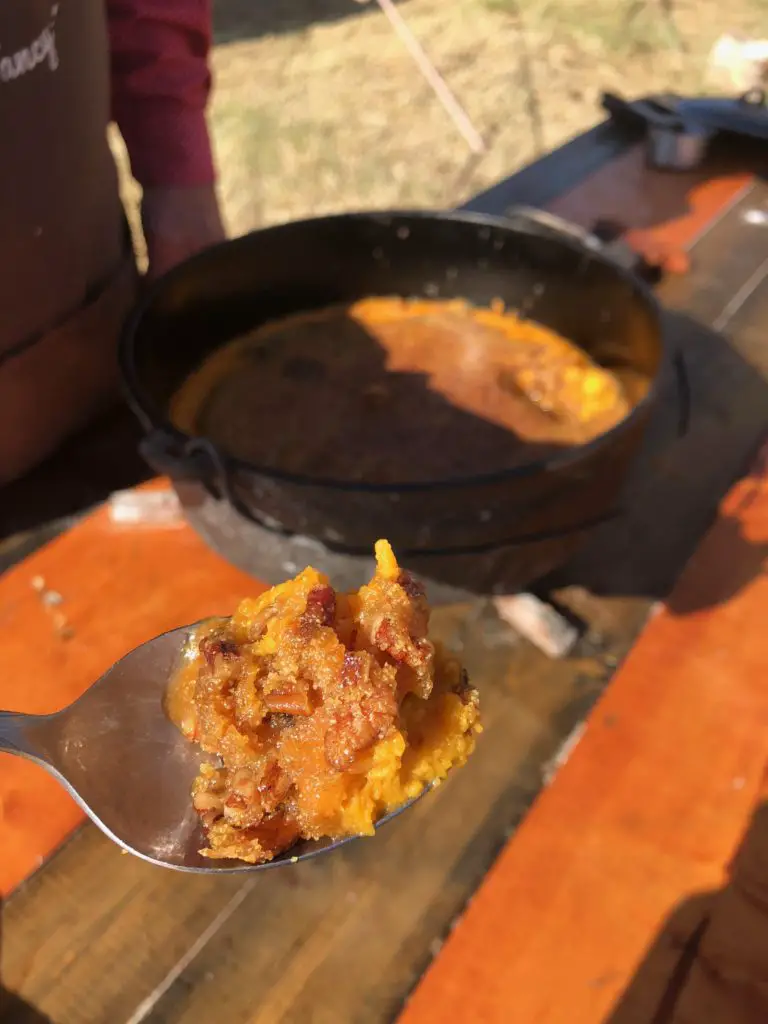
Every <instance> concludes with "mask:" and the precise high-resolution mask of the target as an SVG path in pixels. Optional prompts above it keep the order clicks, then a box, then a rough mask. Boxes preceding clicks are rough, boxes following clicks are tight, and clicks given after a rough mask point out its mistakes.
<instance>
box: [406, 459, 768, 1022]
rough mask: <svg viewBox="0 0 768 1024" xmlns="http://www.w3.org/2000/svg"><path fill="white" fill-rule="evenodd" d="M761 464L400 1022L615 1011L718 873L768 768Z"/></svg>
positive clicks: (552, 1017)
mask: <svg viewBox="0 0 768 1024" xmlns="http://www.w3.org/2000/svg"><path fill="white" fill-rule="evenodd" d="M766 466H768V448H766V450H765V451H764V453H763V455H762V458H761V459H760V460H759V461H758V464H757V465H756V467H755V469H754V470H753V472H752V474H751V475H750V476H749V477H748V478H746V479H745V480H743V481H741V482H740V483H739V484H738V485H737V486H736V487H735V488H734V490H733V491H732V492H731V493H730V494H729V495H728V497H727V498H726V500H725V501H724V502H723V504H722V508H721V511H720V514H719V517H718V519H717V521H716V523H715V525H714V526H713V528H712V530H711V531H710V533H709V534H708V535H707V537H706V538H705V540H704V542H703V543H702V545H701V546H700V548H699V549H698V551H697V552H696V554H695V555H694V557H693V559H692V560H691V562H690V563H689V564H688V566H687V567H686V569H685V572H684V573H683V575H682V577H681V579H680V581H679V583H678V585H677V586H676V587H675V589H674V591H673V593H672V595H671V597H670V599H669V601H668V602H667V603H666V605H665V606H664V608H663V609H662V610H661V611H660V612H659V613H658V614H657V615H655V616H654V617H653V618H652V619H651V620H650V621H649V623H648V625H647V626H646V628H645V630H644V631H643V633H642V634H641V637H640V639H639V641H638V642H637V643H636V645H635V647H634V648H633V650H632V652H631V654H630V655H629V657H628V658H627V660H626V662H625V663H624V665H623V666H622V667H621V668H620V670H619V672H618V674H617V676H616V678H615V679H614V681H613V682H612V683H611V685H610V687H609V688H608V690H607V691H606V693H605V695H604V697H603V698H602V699H601V701H600V702H599V704H598V705H597V707H596V708H595V710H594V711H593V713H592V715H591V716H590V718H589V721H588V726H587V729H586V732H585V734H584V735H583V737H582V739H581V741H580V742H579V744H578V745H577V746H576V749H575V751H574V752H573V753H572V755H571V757H570V759H569V761H568V762H567V764H566V765H565V767H564V768H563V769H562V770H561V772H560V774H559V775H558V776H557V778H556V780H555V782H554V783H553V784H552V786H551V788H549V789H548V790H545V791H544V792H543V793H542V795H541V796H540V797H539V799H538V800H537V802H536V803H535V804H534V807H533V808H532V810H531V812H530V814H529V815H528V817H527V819H526V820H525V821H524V823H523V825H522V826H521V827H520V829H519V830H518V832H517V833H516V834H515V836H514V837H513V838H512V839H511V840H510V842H509V844H508V845H507V847H506V848H505V850H504V851H503V853H502V855H501V856H500V857H499V859H498V860H497V862H496V864H495V865H494V867H493V869H492V870H491V872H490V873H489V875H488V877H487V879H486V881H485V882H484V884H483V885H482V886H481V888H480V889H479V891H478V893H477V895H476V897H475V899H474V900H473V901H472V903H471V904H470V906H469V908H468V910H467V912H466V914H465V916H464V918H463V919H462V920H461V921H460V922H459V924H458V926H457V927H456V929H455V930H454V931H453V933H452V934H451V936H450V938H449V939H448V941H447V942H446V944H445V946H444V947H443V949H442V951H441V953H440V955H439V957H438V958H437V960H436V961H435V962H434V964H433V965H432V967H431V968H430V970H429V971H428V972H427V974H426V975H425V977H424V978H423V980H422V982H421V984H420V985H419V986H418V987H417V989H416V991H415V993H414V995H413V997H412V999H411V1000H410V1002H409V1004H408V1005H407V1007H406V1009H405V1011H404V1012H403V1014H402V1016H401V1018H400V1024H438V1022H439V1024H443V1022H445V1021H447V1020H457V1021H459V1020H460V1021H473V1022H482V1024H497V1022H498V1024H563V1022H565V1021H567V1022H568V1024H606V1022H608V1021H609V1020H611V1018H610V1017H609V1014H610V1013H611V1010H612V1008H613V1007H614V1006H615V1004H616V1003H617V1000H618V999H619V998H620V996H621V994H622V992H623V991H624V990H625V989H626V988H627V986H628V985H630V982H631V980H632V978H633V975H634V974H635V972H636V970H637V969H638V967H639V965H640V964H641V962H642V961H643V958H644V957H645V955H646V953H647V951H648V949H649V947H650V946H651V945H652V944H653V942H654V939H655V937H656V935H657V932H658V931H659V929H660V928H661V927H662V925H663V924H664V922H665V921H666V920H667V918H668V916H669V915H670V913H671V912H672V911H673V909H674V908H676V907H677V906H678V905H679V904H680V903H681V902H682V901H686V900H688V899H689V898H691V897H694V896H695V895H696V894H697V893H699V892H701V891H705V890H711V889H715V888H718V887H719V886H720V885H721V884H722V883H723V880H724V878H725V875H726V872H727V868H728V862H729V860H730V858H731V856H732V855H733V853H734V851H735V849H736V848H737V847H738V845H739V842H740V840H741V837H742V834H743V832H744V831H745V829H746V828H747V825H748V822H749V820H750V816H751V814H752V812H753V810H754V809H755V807H756V805H757V804H758V802H759V800H760V797H761V796H764V795H765V790H764V785H765V781H764V780H765V773H766V769H767V768H768V744H767V743H766V735H768V575H766V573H765V564H764V563H765V560H766V556H767V555H768V474H766ZM767 876H768V866H765V865H764V869H763V877H767ZM688 905H689V906H690V904H688ZM766 927H768V922H766ZM693 1019H694V1018H688V1017H686V1018H685V1021H686V1024H690V1022H691V1021H693ZM739 1019H741V1018H739ZM620 1020H621V1021H622V1022H623V1021H625V1020H626V1021H629V1020H631V1021H632V1022H633V1024H651V1020H652V1017H650V1016H640V1015H635V1016H631V1015H630V1016H626V1017H621V1018H620ZM675 1020H676V1021H677V1018H675ZM682 1020H683V1018H681V1022H682ZM618 1021H619V1018H616V1024H618Z"/></svg>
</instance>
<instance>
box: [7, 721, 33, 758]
mask: <svg viewBox="0 0 768 1024" xmlns="http://www.w3.org/2000/svg"><path fill="white" fill-rule="evenodd" d="M28 721H29V716H28V715H20V714H17V713H15V712H13V711H0V751H3V752H4V753H8V754H21V755H29V754H31V750H30V748H29V743H28V742H27V739H26V736H25V735H24V725H25V724H26V723H28Z"/></svg>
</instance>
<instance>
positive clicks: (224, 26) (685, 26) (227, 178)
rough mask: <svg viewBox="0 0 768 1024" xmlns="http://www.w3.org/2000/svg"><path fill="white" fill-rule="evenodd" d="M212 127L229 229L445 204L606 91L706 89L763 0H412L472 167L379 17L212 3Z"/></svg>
mask: <svg viewBox="0 0 768 1024" xmlns="http://www.w3.org/2000/svg"><path fill="white" fill-rule="evenodd" d="M215 9H216V18H217V30H218V32H217V34H218V38H219V39H221V40H224V41H223V42H220V44H219V45H218V46H217V48H216V52H215V55H214V69H215V74H216V82H217V87H216V95H215V101H214V104H213V109H212V114H211V122H212V125H213V130H214V134H215V140H216V148H217V153H218V159H219V163H220V167H221V193H222V198H223V201H224V207H225V212H226V216H227V220H228V224H229V227H230V230H231V231H232V232H233V233H240V232H243V231H246V230H248V229H250V228H253V227H256V226H258V225H261V224H265V223H270V222H275V221H281V220H286V219H288V218H293V217H299V216H303V215H308V214H316V213H321V212H325V211H330V210H340V209H350V208H355V207H357V208H364V207H386V206H403V205H404V206H446V205H452V204H456V203H458V202H460V201H461V200H462V198H464V197H465V196H467V195H468V194H470V193H472V192H474V191H476V190H478V189H479V188H482V187H483V186H486V185H488V184H490V183H492V182H493V181H495V180H496V179H498V178H500V177H502V176H504V175H506V174H508V173H510V172H512V171H514V170H515V169H516V168H519V167H520V166H522V165H523V164H525V163H526V162H528V161H530V160H531V159H532V158H533V157H534V156H535V155H536V154H537V152H539V151H541V150H543V149H550V148H552V147H554V146H556V145H558V144H559V143H561V142H563V141H564V140H565V139H567V138H568V137H570V136H572V135H574V134H575V133H577V132H579V131H581V130H583V129H585V128H586V127H588V126H589V125H591V124H593V123H594V122H595V120H596V119H597V118H598V117H599V111H598V107H597V101H598V97H599V94H600V92H601V91H602V90H603V89H614V90H618V91H622V92H625V93H627V94H640V93H646V92H650V91H655V90H664V89H675V90H681V91H687V92H697V91H700V90H701V89H702V88H703V87H704V85H705V72H706V58H707V54H708V53H709V50H710V48H711V46H712V44H713V42H714V40H715V39H716V38H717V37H718V36H719V35H720V34H722V33H723V32H739V31H744V32H748V33H752V34H757V35H762V34H764V33H766V32H768V29H767V28H766V23H767V21H768V18H767V16H768V0H731V3H730V4H729V5H728V6H727V14H725V13H723V6H722V5H721V4H718V3H715V2H714V0H407V2H403V3H402V11H403V13H404V15H405V17H406V18H407V20H408V23H409V25H410V26H411V28H412V29H413V31H414V32H415V33H416V34H417V36H418V37H419V38H420V40H421V41H422V43H423V45H424V46H425V48H426V49H427V50H428V52H429V53H430V55H431V57H432V59H433V61H434V62H435V64H436V65H437V67H438V68H439V69H440V71H441V72H442V74H443V75H444V76H445V78H446V79H447V80H448V82H449V83H450V85H451V87H452V88H453V90H454V91H455V93H456V95H457V96H458V98H459V99H460V101H461V102H462V104H463V105H464V106H465V108H466V109H467V111H468V113H469V115H470V117H471V118H472V120H473V121H474V123H475V125H476V127H477V128H478V130H479V131H480V132H481V133H482V135H483V136H484V138H485V140H486V142H487V144H488V152H487V153H486V154H485V155H484V156H483V157H482V158H481V159H477V158H470V154H469V152H468V150H467V147H466V144H465V143H464V141H463V140H462V138H461V136H460V135H459V134H458V133H457V131H456V130H455V128H454V127H453V125H452V123H451V121H450V120H449V119H448V117H447V115H446V114H445V112H444V111H443V109H442V107H441V106H440V105H439V103H438V102H437V101H436V100H435V98H434V97H433V95H432V93H431V91H430V90H429V88H428V87H427V86H426V84H425V83H424V81H423V79H422V78H421V76H420V75H419V73H418V71H417V70H416V68H415V67H414V65H413V63H412V62H411V60H410V58H409V57H408V55H407V53H406V52H405V51H404V49H403V47H402V44H401V43H400V41H399V40H398V39H397V37H396V36H395V35H394V34H393V32H392V30H391V29H390V27H389V25H388V23H387V22H386V20H385V19H384V18H383V16H382V15H381V13H380V12H379V11H378V8H377V7H375V5H374V4H372V3H369V4H368V5H367V6H362V7H361V6H358V5H357V4H355V3H353V2H352V0H258V2H256V0H217V2H216V4H215Z"/></svg>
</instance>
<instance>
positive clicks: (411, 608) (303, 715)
mask: <svg viewBox="0 0 768 1024" xmlns="http://www.w3.org/2000/svg"><path fill="white" fill-rule="evenodd" d="M428 626H429V607H428V605H427V601H426V599H425V595H424V590H423V588H422V587H421V585H420V584H419V583H418V582H417V581H416V580H415V579H413V577H412V576H411V575H410V574H409V573H407V572H405V571H403V570H401V569H400V568H399V566H398V564H397V562H396V560H395V557H394V555H393V553H392V550H391V548H390V546H389V544H388V543H387V542H386V541H379V542H378V544H377V545H376V571H375V574H374V576H373V579H372V580H371V581H370V583H368V584H367V585H365V586H363V587H361V588H360V590H359V591H357V592H356V593H349V594H342V593H337V592H336V591H335V590H334V589H333V587H332V586H331V585H330V584H329V582H328V580H327V578H326V577H325V576H323V575H322V574H321V573H318V572H316V571H315V570H314V569H311V568H307V569H305V570H304V571H303V572H301V573H299V575H298V576H297V577H296V578H295V579H293V580H290V581H288V582H286V583H283V584H281V585H280V586H277V587H275V588H273V589H272V590H270V591H268V592H267V593H265V594H263V595H262V596H261V597H259V598H255V599H248V600H245V601H243V602H242V603H241V604H240V605H239V607H238V608H237V610H236V612H235V614H234V615H233V616H232V618H231V619H227V620H217V621H215V622H210V623H207V624H205V625H204V626H202V627H200V628H199V630H198V631H197V633H196V634H195V636H194V637H193V639H192V641H191V643H190V646H189V649H188V652H187V658H186V659H185V663H184V665H183V667H182V669H181V670H180V671H179V673H178V674H177V676H176V678H175V679H174V680H173V682H172V684H171V688H170V690H169V694H168V711H169V714H170V716H171V718H172V719H173V721H174V722H176V724H177V725H178V726H179V728H180V729H181V730H182V731H183V733H184V735H185V736H186V737H187V738H188V739H189V740H190V741H192V742H194V743H197V744H199V746H200V747H201V749H202V750H203V751H205V752H206V754H208V755H214V758H215V760H213V761H211V760H207V761H205V762H204V763H203V764H202V765H201V768H200V774H199V776H198V778H197V780H196V781H195V784H194V787H193V792H192V800H193V804H194V807H195V809H196V811H197V813H198V815H199V817H200V821H201V823H202V826H203V829H204V833H205V836H206V841H207V846H206V847H205V849H203V850H201V853H203V854H204V855H205V856H207V857H216V858H234V859H239V860H243V861H248V862H251V863H261V862H264V861H267V860H271V859H272V858H273V857H274V856H275V855H276V854H278V853H280V852H282V851H284V850H286V849H288V848H290V847H291V846H292V845H293V844H294V843H295V842H297V841H298V840H299V839H318V838H321V837H324V836H331V837H341V836H347V835H370V834H372V833H373V831H374V825H375V823H376V821H377V820H378V819H379V818H380V817H381V816H382V815H384V814H386V813H388V812H389V811H392V810H394V809H396V808H398V807H400V806H401V805H402V804H404V803H406V802H408V801H409V800H411V799H413V798H414V797H416V796H418V795H419V794H420V793H421V792H422V791H423V790H424V788H425V787H426V786H429V785H430V784H433V783H436V782H438V781H439V780H441V779H443V778H445V776H446V775H447V773H448V771H449V770H450V769H451V768H452V767H455V766H458V765H461V764H463V763H464V762H465V761H466V759H467V757H468V756H469V754H470V753H471V752H472V749H473V747H474V743H475V736H476V734H477V733H478V732H479V731H480V723H479V715H478V697H477V692H476V691H475V690H474V689H472V688H471V687H470V685H469V684H468V681H467V677H466V674H465V672H464V671H463V669H462V667H461V665H460V664H459V662H458V661H457V660H456V659H455V658H454V657H453V656H452V655H450V654H449V653H447V652H446V651H445V650H443V649H442V648H441V647H440V646H439V645H438V644H434V643H432V642H431V641H430V640H429V638H428Z"/></svg>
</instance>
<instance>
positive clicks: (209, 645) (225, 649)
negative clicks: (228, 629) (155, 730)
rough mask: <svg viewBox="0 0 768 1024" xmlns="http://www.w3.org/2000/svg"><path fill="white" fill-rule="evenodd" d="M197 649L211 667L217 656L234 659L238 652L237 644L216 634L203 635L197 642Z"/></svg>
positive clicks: (228, 659)
mask: <svg viewBox="0 0 768 1024" xmlns="http://www.w3.org/2000/svg"><path fill="white" fill-rule="evenodd" d="M198 650H199V651H200V653H201V654H202V656H203V657H204V658H205V660H206V662H207V664H208V665H209V666H210V667H211V668H213V663H214V661H215V660H216V658H217V657H221V658H223V659H224V660H225V661H234V660H235V659H236V658H237V657H238V656H239V654H240V651H239V649H238V646H237V644H235V643H232V641H231V640H225V639H223V638H222V637H217V636H204V637H203V639H202V640H201V641H200V643H199V644H198Z"/></svg>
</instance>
